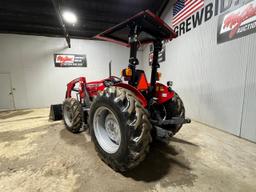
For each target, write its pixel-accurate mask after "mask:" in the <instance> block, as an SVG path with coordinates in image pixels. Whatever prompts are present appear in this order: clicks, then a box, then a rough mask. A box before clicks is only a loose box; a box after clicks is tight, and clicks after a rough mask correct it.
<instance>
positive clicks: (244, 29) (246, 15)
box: [217, 0, 256, 43]
mask: <svg viewBox="0 0 256 192" xmlns="http://www.w3.org/2000/svg"><path fill="white" fill-rule="evenodd" d="M255 32H256V0H254V1H251V2H249V3H247V4H245V5H243V6H242V7H240V8H238V9H236V10H233V11H229V12H227V13H225V14H223V15H221V16H220V17H219V20H218V34H217V42H218V43H223V42H226V41H230V40H233V39H237V38H240V37H243V36H246V35H249V34H251V33H255Z"/></svg>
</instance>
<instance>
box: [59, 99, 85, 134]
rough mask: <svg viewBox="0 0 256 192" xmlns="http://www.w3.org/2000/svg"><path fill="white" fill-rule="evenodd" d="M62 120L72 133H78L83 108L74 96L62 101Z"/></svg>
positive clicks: (81, 121)
mask: <svg viewBox="0 0 256 192" xmlns="http://www.w3.org/2000/svg"><path fill="white" fill-rule="evenodd" d="M63 120H64V124H65V127H66V128H67V130H69V131H70V132H72V133H79V132H80V130H81V128H82V127H83V109H82V105H81V103H80V102H79V101H78V100H76V99H74V98H67V99H65V101H64V102H63Z"/></svg>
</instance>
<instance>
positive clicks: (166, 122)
mask: <svg viewBox="0 0 256 192" xmlns="http://www.w3.org/2000/svg"><path fill="white" fill-rule="evenodd" d="M151 122H152V123H153V124H154V125H157V126H161V125H179V124H186V123H191V119H189V118H182V117H173V118H172V119H167V120H162V121H156V120H152V121H151Z"/></svg>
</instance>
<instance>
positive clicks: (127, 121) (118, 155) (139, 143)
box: [89, 86, 152, 172]
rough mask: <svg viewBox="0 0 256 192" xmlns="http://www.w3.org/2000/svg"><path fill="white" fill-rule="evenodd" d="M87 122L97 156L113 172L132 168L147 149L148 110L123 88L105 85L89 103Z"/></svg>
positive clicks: (148, 137)
mask: <svg viewBox="0 0 256 192" xmlns="http://www.w3.org/2000/svg"><path fill="white" fill-rule="evenodd" d="M89 123H90V133H91V136H92V141H93V142H94V145H95V148H96V151H97V152H98V155H99V157H100V158H101V159H102V160H103V161H104V162H105V163H106V164H108V165H109V166H110V167H111V168H112V169H114V170H115V171H118V172H125V171H127V170H130V169H132V168H134V167H136V166H137V165H138V164H139V163H141V162H142V161H143V160H144V159H145V157H146V154H147V153H148V152H149V147H150V143H151V142H152V138H151V134H150V131H151V127H152V126H151V123H150V121H149V113H148V112H147V110H146V109H144V108H143V106H142V105H141V103H140V102H139V101H138V99H137V98H136V96H135V95H134V94H133V93H132V92H131V91H129V90H127V89H124V88H120V87H115V86H112V87H107V88H105V90H104V91H103V92H101V93H100V94H99V95H98V96H97V98H95V100H94V101H93V103H92V105H91V110H90V115H89ZM111 129H112V130H111ZM109 130H110V131H109Z"/></svg>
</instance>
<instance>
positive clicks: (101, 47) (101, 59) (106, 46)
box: [0, 34, 142, 108]
mask: <svg viewBox="0 0 256 192" xmlns="http://www.w3.org/2000/svg"><path fill="white" fill-rule="evenodd" d="M71 41H72V42H71V48H70V49H69V48H67V47H66V42H65V40H64V38H51V37H40V36H25V35H9V34H0V58H1V60H0V72H8V73H10V74H11V78H12V82H13V87H15V88H16V91H15V95H14V96H15V102H16V107H17V108H33V107H48V106H49V105H50V104H53V103H62V102H63V99H64V96H65V91H66V84H67V83H68V82H69V81H71V80H72V79H74V78H77V77H79V76H85V77H86V79H87V81H93V80H99V79H102V78H105V77H107V76H108V75H109V72H108V63H109V61H110V60H112V68H113V69H112V73H113V75H117V76H120V70H121V68H125V67H126V66H127V62H128V58H129V50H128V49H127V48H125V47H122V46H119V45H115V44H111V43H107V42H103V41H92V40H81V39H72V40H71ZM54 53H72V54H86V56H87V62H88V67H86V68H55V67H54V59H53V54H54ZM138 55H139V59H140V58H141V57H142V53H141V52H140V53H139V54H138Z"/></svg>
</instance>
